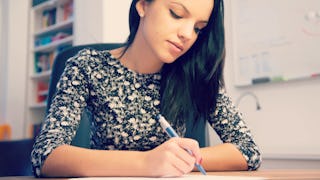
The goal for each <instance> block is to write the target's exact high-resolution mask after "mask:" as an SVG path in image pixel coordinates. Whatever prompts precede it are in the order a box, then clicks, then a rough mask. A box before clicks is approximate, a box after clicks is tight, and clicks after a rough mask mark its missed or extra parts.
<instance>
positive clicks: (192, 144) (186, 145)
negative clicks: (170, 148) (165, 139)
mask: <svg viewBox="0 0 320 180" xmlns="http://www.w3.org/2000/svg"><path fill="white" fill-rule="evenodd" d="M171 139H173V140H174V141H176V143H177V144H178V145H179V146H180V147H182V148H183V149H185V150H187V151H188V152H189V153H191V154H192V155H193V156H194V157H195V158H196V162H197V164H199V163H200V160H201V159H202V156H201V153H200V147H199V143H198V142H197V141H196V140H193V139H190V138H171Z"/></svg>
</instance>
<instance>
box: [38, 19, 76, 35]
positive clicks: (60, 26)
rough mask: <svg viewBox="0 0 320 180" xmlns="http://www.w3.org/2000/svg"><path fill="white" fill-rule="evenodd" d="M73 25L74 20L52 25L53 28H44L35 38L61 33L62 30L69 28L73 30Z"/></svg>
mask: <svg viewBox="0 0 320 180" xmlns="http://www.w3.org/2000/svg"><path fill="white" fill-rule="evenodd" d="M72 25H73V19H68V20H66V21H63V22H60V23H57V24H55V25H52V26H49V27H47V28H44V29H42V30H40V31H38V32H36V33H35V34H34V36H35V37H36V36H41V35H43V34H46V33H50V32H54V31H60V30H61V29H67V28H71V27H72Z"/></svg>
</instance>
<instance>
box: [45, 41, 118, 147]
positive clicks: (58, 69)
mask: <svg viewBox="0 0 320 180" xmlns="http://www.w3.org/2000/svg"><path fill="white" fill-rule="evenodd" d="M120 46H122V44H120V43H100V44H87V45H79V46H73V47H70V48H67V49H65V50H63V51H62V52H60V53H59V54H58V55H57V56H56V58H55V60H54V63H53V67H52V73H51V79H50V84H49V92H48V98H47V107H46V112H47V113H48V111H49V108H50V105H51V102H52V98H53V96H54V94H55V92H56V85H57V83H58V81H59V79H60V76H61V74H62V72H63V71H64V68H65V63H66V61H67V60H68V59H69V58H70V57H72V56H74V55H76V54H77V53H78V52H79V51H80V50H82V49H84V48H92V49H96V50H109V49H115V48H118V47H120ZM90 119H91V115H90V113H89V111H87V110H84V112H83V113H82V115H81V120H80V125H79V128H78V130H77V133H76V136H75V137H74V138H73V140H72V143H71V144H72V145H75V146H79V147H85V148H88V147H89V142H90V135H89V134H90V129H89V127H90Z"/></svg>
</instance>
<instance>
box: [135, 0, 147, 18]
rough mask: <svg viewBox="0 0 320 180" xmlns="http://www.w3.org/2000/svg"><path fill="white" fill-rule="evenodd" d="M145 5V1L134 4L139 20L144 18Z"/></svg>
mask: <svg viewBox="0 0 320 180" xmlns="http://www.w3.org/2000/svg"><path fill="white" fill-rule="evenodd" d="M146 5H147V2H146V1H145V0H139V1H138V2H137V4H136V9H137V12H138V14H139V16H140V17H141V18H142V17H144V14H145V8H146Z"/></svg>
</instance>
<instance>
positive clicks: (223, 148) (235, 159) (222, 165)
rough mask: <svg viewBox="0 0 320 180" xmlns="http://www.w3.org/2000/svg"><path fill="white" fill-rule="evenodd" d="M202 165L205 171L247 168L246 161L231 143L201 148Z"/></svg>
mask: <svg viewBox="0 0 320 180" xmlns="http://www.w3.org/2000/svg"><path fill="white" fill-rule="evenodd" d="M200 151H201V155H202V158H203V161H202V165H203V167H204V168H205V169H206V170H207V171H232V170H238V171H239V170H247V169H248V165H247V161H246V160H245V158H244V157H243V155H242V154H241V152H240V151H239V150H238V149H237V148H236V147H235V146H234V145H232V144H230V143H224V144H219V145H217V146H212V147H205V148H201V149H200Z"/></svg>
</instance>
